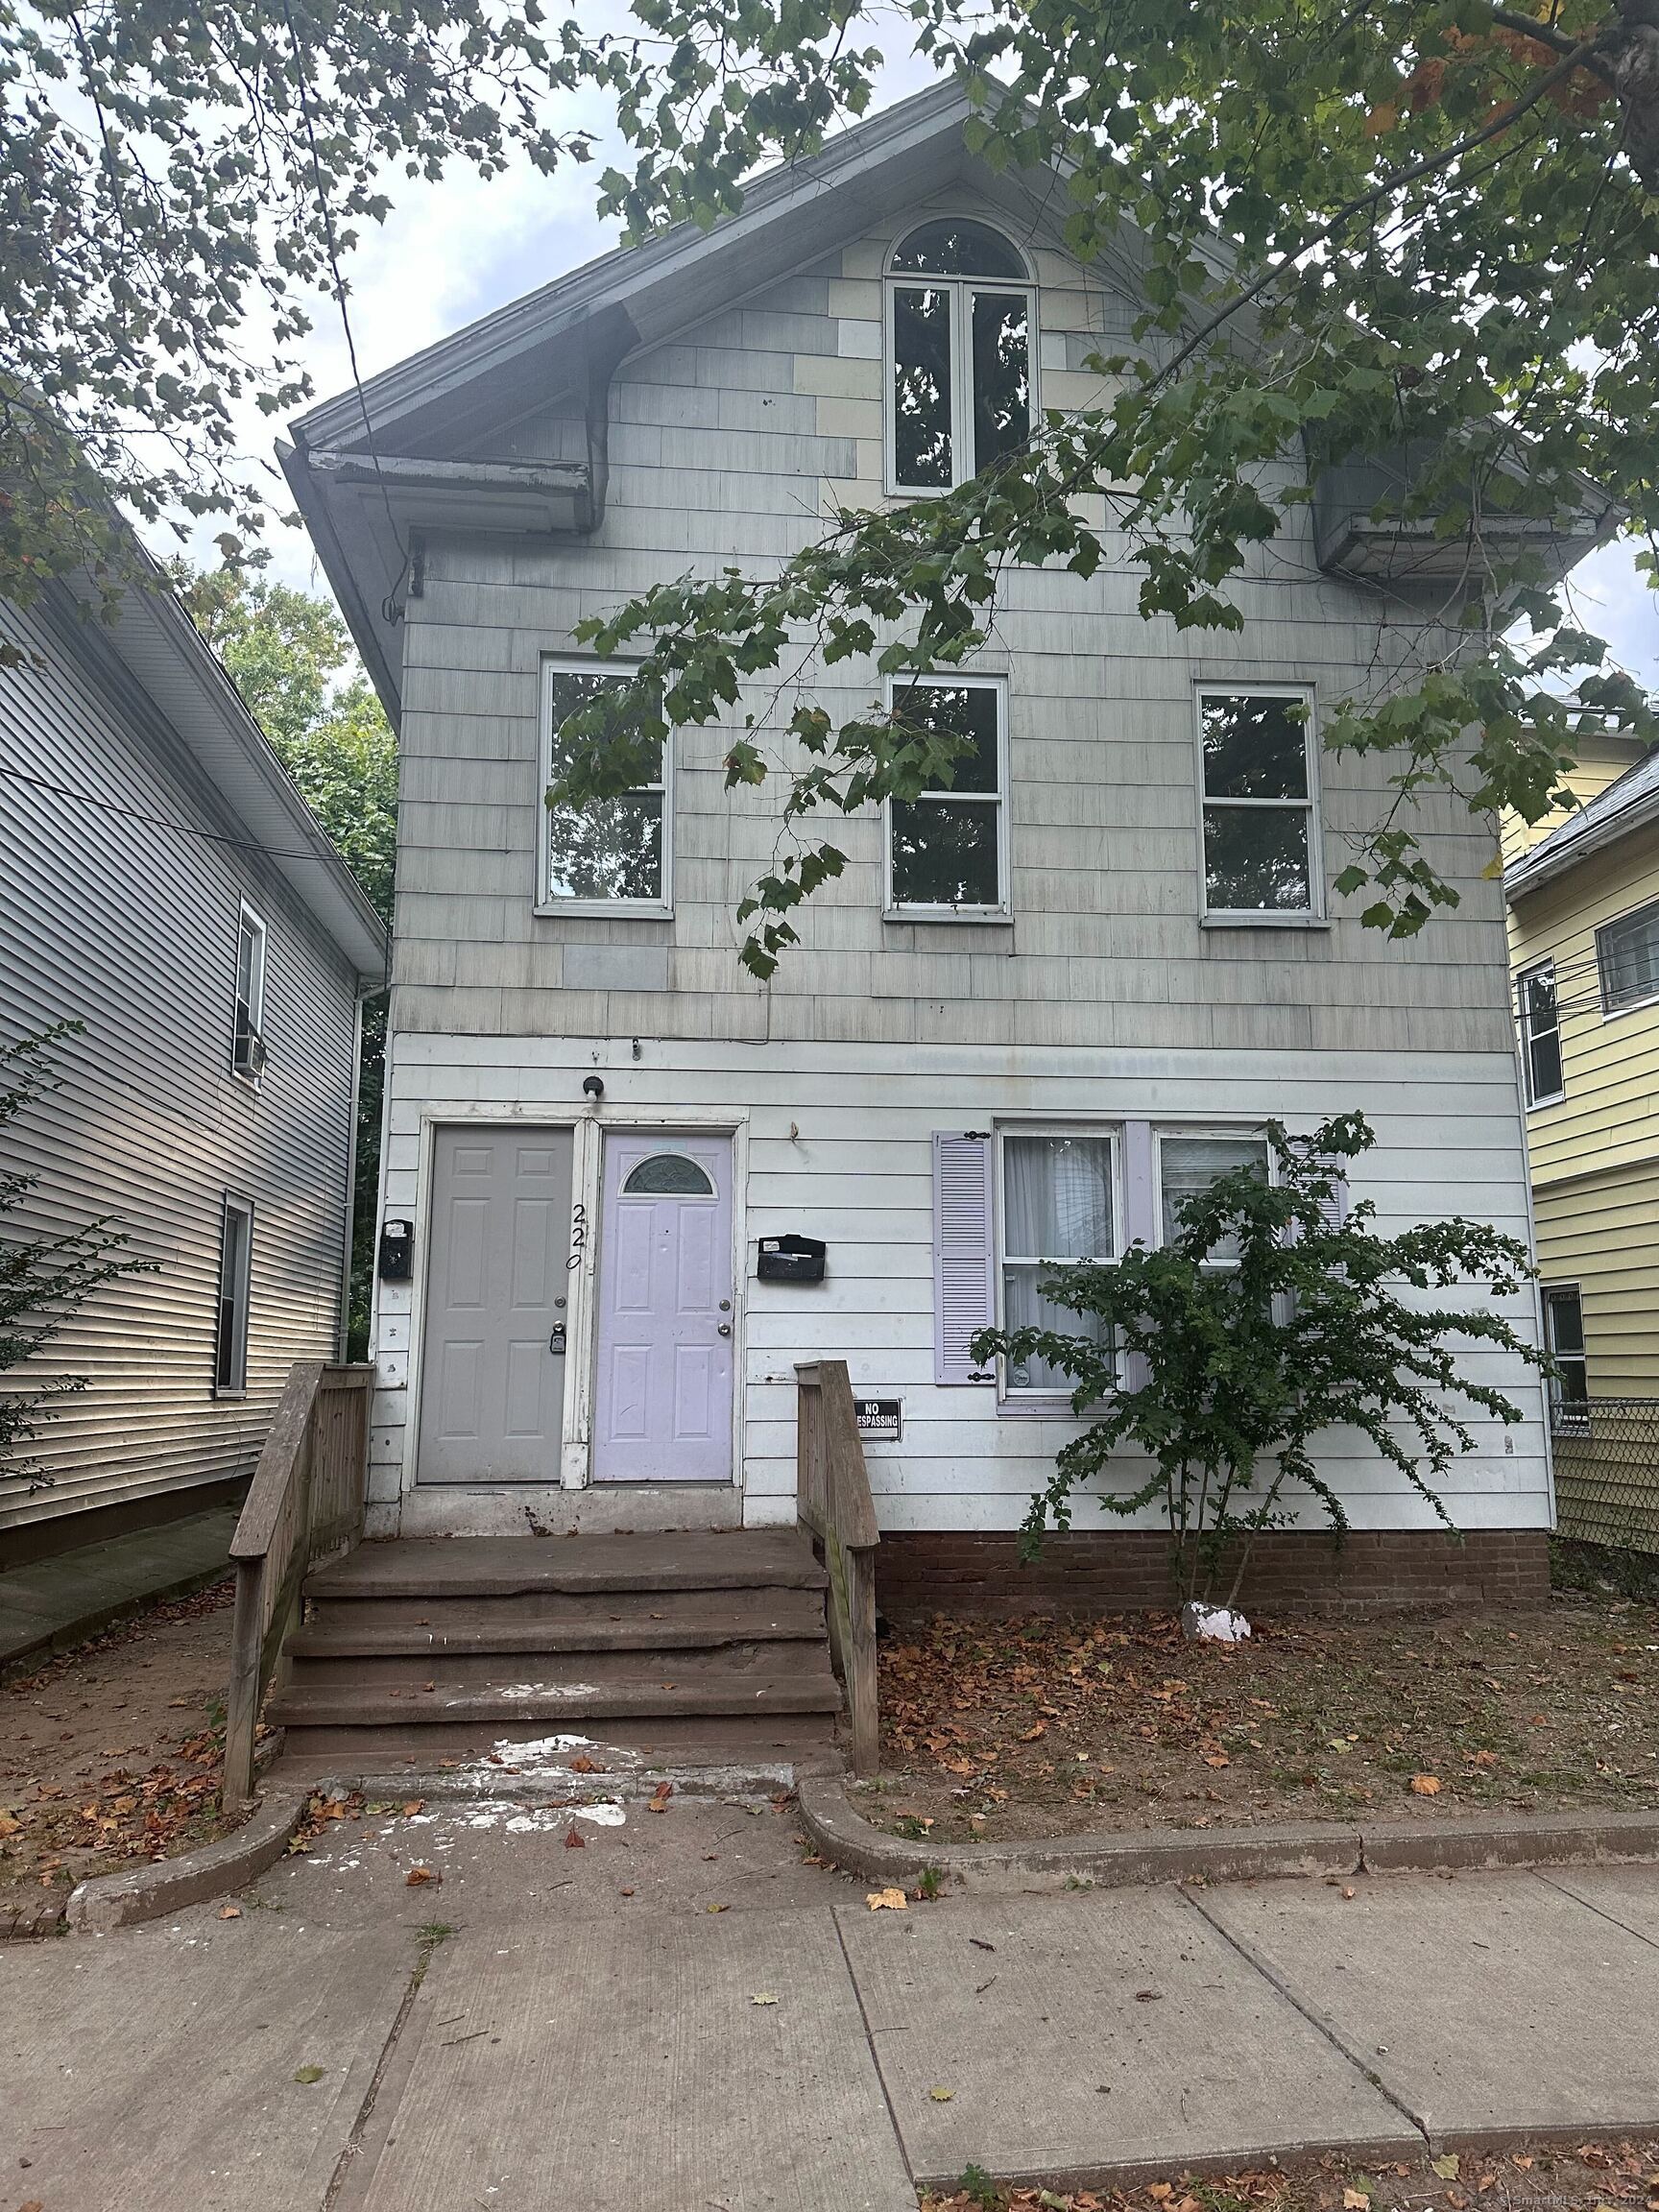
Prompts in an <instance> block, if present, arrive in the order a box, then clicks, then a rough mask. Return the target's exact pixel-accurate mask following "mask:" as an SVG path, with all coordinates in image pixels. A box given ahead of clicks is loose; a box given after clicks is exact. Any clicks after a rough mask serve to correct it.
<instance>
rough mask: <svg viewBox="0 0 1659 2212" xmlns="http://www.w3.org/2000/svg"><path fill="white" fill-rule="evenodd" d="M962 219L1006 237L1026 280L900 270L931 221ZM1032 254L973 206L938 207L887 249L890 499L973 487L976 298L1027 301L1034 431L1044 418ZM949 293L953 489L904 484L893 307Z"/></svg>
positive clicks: (885, 452)
mask: <svg viewBox="0 0 1659 2212" xmlns="http://www.w3.org/2000/svg"><path fill="white" fill-rule="evenodd" d="M950 221H957V222H962V223H974V224H976V225H977V226H978V227H979V228H981V229H983V230H989V231H992V232H994V233H995V235H996V236H997V237H998V238H1000V239H1001V240H1002V242H1003V244H1004V245H1005V246H1006V247H1007V248H1008V250H1009V252H1011V253H1013V254H1014V255H1015V257H1016V258H1017V259H1018V260H1019V261H1021V262H1022V264H1023V265H1024V268H1025V270H1026V276H1024V278H1023V279H1022V278H1020V277H1016V276H926V275H925V274H923V273H921V272H919V271H916V270H907V269H899V270H896V269H895V268H894V267H893V257H894V255H895V254H896V253H898V252H900V250H901V249H902V247H903V246H904V244H905V243H906V241H907V240H908V239H910V238H912V237H914V236H915V234H916V232H917V231H918V230H920V229H923V228H925V227H926V225H927V224H930V223H945V222H950ZM1030 270H1031V257H1030V255H1029V254H1028V253H1027V252H1025V250H1024V248H1023V247H1022V246H1021V244H1020V243H1019V241H1018V240H1017V239H1015V238H1013V237H1011V236H1010V235H1009V233H1008V232H1007V231H1006V230H1005V229H1004V228H1002V226H1001V225H1000V224H999V223H991V222H987V221H986V219H985V217H984V216H983V215H980V214H978V213H977V212H974V211H971V210H969V209H966V208H934V209H930V210H928V211H927V212H926V213H925V214H921V215H918V216H917V217H916V219H915V220H914V221H912V222H909V223H907V224H906V225H905V227H904V228H903V229H902V231H901V232H900V234H899V235H898V236H897V237H896V238H895V239H894V240H893V242H892V244H891V245H890V246H889V247H888V249H887V255H886V261H885V265H884V267H883V270H882V277H881V432H882V436H881V446H882V465H881V466H882V482H883V488H884V489H885V491H886V493H887V494H888V496H889V497H890V498H895V499H943V498H945V497H946V496H947V494H948V493H951V492H953V491H955V490H956V489H957V487H958V486H959V485H963V484H969V483H972V482H973V480H974V477H975V476H976V475H977V474H978V472H979V467H978V457H977V455H974V466H973V467H972V468H968V467H964V465H963V464H964V459H965V457H966V456H968V455H970V454H971V453H973V448H974V336H973V322H974V296H975V295H976V294H980V293H983V294H985V295H987V296H992V297H1001V298H1005V299H1006V298H1020V299H1022V300H1023V301H1024V302H1025V404H1026V416H1027V420H1028V421H1029V423H1030V425H1031V428H1032V429H1035V427H1036V425H1037V423H1038V421H1039V420H1040V419H1041V415H1042V401H1041V397H1040V394H1039V392H1038V388H1037V380H1038V361H1037V356H1038V352H1039V350H1040V346H1039V332H1038V323H1037V306H1038V298H1037V296H1038V284H1037V280H1036V278H1035V276H1032V275H1031V274H1030ZM916 291H926V292H944V293H947V294H949V295H950V483H949V484H904V483H902V482H901V481H900V477H899V465H898V427H899V425H898V405H897V393H896V389H895V388H896V385H897V382H898V374H899V349H898V342H897V336H896V332H895V319H894V305H895V301H896V300H897V297H898V295H899V294H900V293H901V292H916Z"/></svg>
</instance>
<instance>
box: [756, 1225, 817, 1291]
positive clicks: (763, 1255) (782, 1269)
mask: <svg viewBox="0 0 1659 2212" xmlns="http://www.w3.org/2000/svg"><path fill="white" fill-rule="evenodd" d="M828 1249H829V1247H828V1246H827V1245H826V1244H825V1242H824V1239H823V1238H822V1237H797V1236H796V1235H795V1233H794V1232H793V1230H791V1231H790V1232H789V1233H788V1235H786V1236H783V1237H762V1238H761V1239H760V1257H759V1259H758V1260H757V1262H756V1263H755V1272H756V1274H757V1276H758V1277H759V1278H760V1280H761V1282H762V1283H822V1282H823V1280H824V1255H825V1253H826V1251H827V1250H828Z"/></svg>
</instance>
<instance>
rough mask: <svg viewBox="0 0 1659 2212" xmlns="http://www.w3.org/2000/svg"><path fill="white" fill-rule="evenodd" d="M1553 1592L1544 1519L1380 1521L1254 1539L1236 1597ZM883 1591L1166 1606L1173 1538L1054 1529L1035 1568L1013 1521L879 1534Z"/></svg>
mask: <svg viewBox="0 0 1659 2212" xmlns="http://www.w3.org/2000/svg"><path fill="white" fill-rule="evenodd" d="M1549 1590H1550V1548H1549V1538H1548V1536H1547V1535H1546V1533H1545V1531H1544V1530H1543V1529H1541V1528H1482V1529H1479V1530H1476V1531H1475V1532H1473V1533H1472V1534H1470V1535H1468V1536H1466V1537H1465V1538H1464V1539H1463V1541H1462V1542H1461V1543H1458V1542H1457V1541H1456V1540H1455V1538H1454V1537H1452V1536H1449V1535H1447V1534H1445V1533H1444V1532H1443V1531H1441V1530H1438V1529H1425V1530H1406V1529H1375V1530H1366V1531H1362V1532H1356V1533H1354V1534H1351V1535H1350V1536H1348V1537H1347V1538H1346V1540H1345V1541H1344V1542H1343V1544H1342V1546H1341V1548H1340V1549H1339V1550H1338V1549H1335V1548H1334V1547H1333V1544H1332V1541H1331V1538H1330V1537H1329V1536H1328V1535H1322V1534H1318V1533H1315V1532H1308V1533H1303V1532H1301V1531H1297V1530H1280V1531H1278V1532H1276V1533H1274V1534H1272V1535H1269V1536H1263V1537H1262V1538H1261V1539H1260V1540H1259V1541H1258V1543H1257V1545H1256V1549H1255V1551H1254V1553H1253V1555H1252V1558H1251V1562H1250V1569H1249V1572H1248V1574H1247V1575H1246V1576H1245V1581H1244V1587H1243V1589H1242V1591H1241V1592H1240V1597H1239V1602H1240V1603H1241V1604H1242V1605H1243V1606H1244V1608H1245V1609H1246V1610H1247V1611H1248V1610H1249V1609H1251V1608H1252V1607H1254V1608H1256V1609H1258V1610H1260V1611H1262V1612H1271V1611H1273V1610H1274V1609H1275V1608H1276V1607H1280V1606H1291V1605H1294V1606H1301V1607H1313V1608H1316V1609H1318V1610H1320V1611H1334V1610H1335V1609H1337V1608H1340V1607H1348V1606H1354V1605H1361V1606H1365V1607H1368V1608H1376V1609H1379V1610H1381V1609H1383V1608H1385V1607H1389V1606H1397V1605H1427V1604H1459V1605H1516V1604H1538V1603H1540V1602H1542V1600H1543V1599H1545V1598H1546V1597H1547V1596H1548V1595H1549ZM876 1594H877V1602H878V1605H879V1606H880V1609H881V1611H882V1612H883V1613H884V1614H886V1616H887V1617H888V1619H889V1620H892V1621H896V1622H903V1621H917V1620H926V1619H928V1618H929V1617H930V1616H931V1615H933V1614H935V1613H963V1614H969V1615H977V1616H980V1617H982V1618H987V1617H989V1618H994V1617H998V1616H1002V1617H1005V1616H1008V1615H1011V1614H1018V1613H1093V1612H1102V1611H1104V1612H1114V1611H1123V1610H1129V1609H1134V1608H1137V1607H1141V1606H1167V1605H1168V1604H1169V1603H1170V1602H1171V1600H1172V1598H1173V1594H1174V1586H1173V1583H1172V1581H1171V1578H1170V1573H1169V1542H1168V1539H1167V1537H1166V1536H1164V1535H1162V1534H1161V1533H1160V1532H1159V1531H1158V1530H1156V1529H1151V1528H1121V1529H1106V1530H1101V1531H1099V1532H1098V1533H1096V1532H1094V1531H1093V1530H1089V1531H1080V1530H1073V1531H1072V1532H1071V1533H1070V1534H1069V1535H1050V1536H1049V1538H1048V1540H1047V1543H1046V1545H1045V1547H1044V1550H1043V1555H1042V1557H1041V1558H1040V1559H1038V1560H1037V1561H1036V1562H1035V1563H1034V1564H1033V1565H1031V1566H1029V1567H1022V1565H1021V1564H1020V1558H1019V1538H1018V1536H1017V1535H1016V1534H1015V1533H1014V1532H1013V1531H1012V1530H997V1531H994V1532H986V1533H982V1534H969V1533H964V1532H957V1531H950V1530H937V1531H936V1530H931V1529H920V1530H906V1531H901V1532H896V1533H894V1534H891V1535H884V1536H883V1537H882V1539H881V1548H880V1550H879V1551H878V1553H877V1555H876Z"/></svg>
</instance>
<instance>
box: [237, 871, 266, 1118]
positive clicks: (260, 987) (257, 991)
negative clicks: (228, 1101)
mask: <svg viewBox="0 0 1659 2212" xmlns="http://www.w3.org/2000/svg"><path fill="white" fill-rule="evenodd" d="M244 935H246V937H247V939H248V942H249V946H250V948H251V950H250V952H249V959H248V997H247V999H246V1000H244V998H243V997H242V940H243V937H244ZM269 947H270V933H269V931H268V930H267V929H266V926H265V923H264V920H263V918H262V917H261V916H260V915H259V914H258V913H257V912H256V911H255V909H254V908H253V907H252V906H250V905H249V903H248V902H247V900H246V899H244V900H243V901H242V902H241V904H240V905H239V907H238V908H237V912H236V974H235V978H234V982H233V987H232V991H231V999H230V1072H231V1074H232V1075H234V1076H235V1077H236V1078H237V1080H238V1081H239V1082H242V1083H246V1084H248V1085H249V1086H250V1087H251V1088H252V1090H255V1091H257V1090H258V1088H259V1081H260V1075H261V1072H262V1070H263V1067H264V1060H265V961H266V955H267V952H268V950H269ZM244 1004H246V1005H247V1008H248V1026H249V1028H250V1030H251V1031H252V1036H253V1039H254V1044H255V1049H254V1050H253V1051H252V1053H250V1055H249V1061H248V1065H247V1066H244V1065H243V1062H242V1057H241V1027H242V1008H243V1005H244Z"/></svg>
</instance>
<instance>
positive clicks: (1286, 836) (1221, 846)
mask: <svg viewBox="0 0 1659 2212" xmlns="http://www.w3.org/2000/svg"><path fill="white" fill-rule="evenodd" d="M1198 734H1199V746H1200V757H1201V759H1202V764H1203V789H1204V802H1203V805H1204V911H1205V914H1206V915H1207V916H1210V917H1214V918H1217V919H1219V920H1222V921H1233V922H1297V921H1309V920H1313V919H1316V918H1317V917H1318V916H1319V915H1320V913H1321V912H1322V911H1323V906H1324V880H1323V869H1322V867H1321V864H1320V858H1319V821H1318V798H1317V792H1318V786H1317V781H1316V778H1315V773H1314V766H1315V763H1314V751H1313V712H1312V703H1311V701H1310V698H1309V696H1308V694H1307V692H1306V691H1301V690H1295V689H1290V688H1286V687H1284V686H1276V687H1272V688H1267V689H1262V688H1260V687H1256V686H1252V687H1250V688H1248V689H1246V688H1242V687H1240V688H1237V689H1236V688H1233V687H1231V686H1229V687H1227V688H1221V687H1219V686H1217V687H1215V688H1211V687H1210V686H1209V685H1202V686H1200V688H1199V691H1198Z"/></svg>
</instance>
